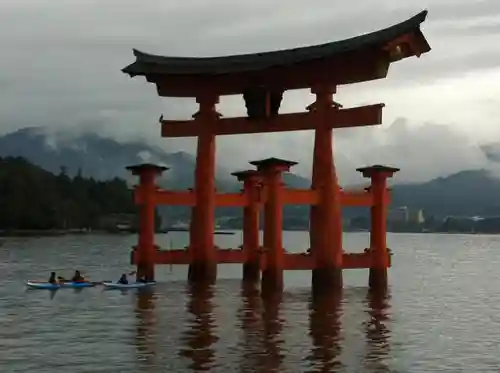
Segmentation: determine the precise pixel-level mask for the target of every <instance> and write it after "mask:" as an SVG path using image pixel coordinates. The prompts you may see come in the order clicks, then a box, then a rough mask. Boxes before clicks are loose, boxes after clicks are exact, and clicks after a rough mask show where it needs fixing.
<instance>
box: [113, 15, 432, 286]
mask: <svg viewBox="0 0 500 373" xmlns="http://www.w3.org/2000/svg"><path fill="white" fill-rule="evenodd" d="M426 15H427V12H426V11H424V12H421V13H419V14H418V15H416V16H414V17H413V18H411V19H409V20H407V21H405V22H402V23H400V24H397V25H394V26H392V27H389V28H386V29H384V30H381V31H377V32H373V33H370V34H365V35H362V36H358V37H355V38H352V39H347V40H342V41H338V42H332V43H327V44H323V45H317V46H312V47H305V48H297V49H290V50H283V51H275V52H266V53H258V54H248V55H239V56H227V57H214V58H183V57H164V56H155V55H151V54H146V53H142V52H139V51H137V50H134V54H135V56H136V61H135V62H134V63H133V64H131V65H129V66H127V67H126V68H124V69H123V71H124V72H125V73H127V74H129V75H130V76H136V75H142V76H145V77H146V79H147V81H149V82H152V83H155V84H156V87H157V90H158V94H159V95H160V96H169V97H195V98H196V101H197V102H198V104H199V110H198V112H197V113H196V114H194V115H193V119H192V120H187V121H186V120H180V121H179V120H165V119H163V117H161V118H160V122H161V124H162V131H161V132H162V136H163V137H189V136H196V137H197V138H198V146H197V153H196V171H195V186H194V190H193V191H186V192H171V191H161V190H158V188H157V187H156V186H155V184H154V175H156V174H159V173H161V172H162V171H163V170H164V169H162V168H159V167H157V166H155V165H139V166H132V167H130V169H131V170H132V171H133V172H134V173H135V174H139V175H140V176H141V184H140V186H139V188H138V189H137V192H136V202H137V203H139V204H141V205H142V206H143V208H142V213H141V230H140V234H139V237H140V238H139V245H138V249H137V250H136V251H135V252H134V253H133V258H132V259H133V262H134V263H137V264H138V268H139V271H140V272H142V273H144V274H147V275H148V277H150V278H153V277H154V270H153V268H154V264H155V263H161V264H167V263H172V264H186V263H189V265H190V270H189V278H190V280H193V281H196V280H202V281H213V280H215V277H216V266H217V263H246V265H245V267H246V270H245V273H247V275H246V277H248V278H253V279H255V278H257V277H256V276H258V273H255V271H256V269H257V268H259V269H262V271H263V284H264V283H268V284H273V287H276V286H278V287H280V286H281V285H282V273H283V270H285V269H311V270H312V272H313V286H314V287H328V288H339V287H342V268H370V284H371V286H384V287H385V286H386V284H387V267H389V266H390V255H389V253H388V250H387V247H386V243H385V237H386V228H385V221H386V210H387V204H388V198H389V197H388V192H387V187H386V180H387V178H388V177H391V176H392V175H393V174H394V172H396V171H397V169H395V168H390V167H384V166H372V167H367V168H362V169H359V171H360V172H362V173H363V175H364V176H365V177H369V178H371V181H372V185H371V187H370V188H369V190H367V191H363V192H348V191H342V190H341V188H340V187H339V185H338V181H337V176H336V172H335V164H334V161H333V151H332V147H333V144H332V130H333V129H334V128H345V127H360V126H367V125H378V124H380V123H381V122H382V108H383V106H384V105H383V104H376V105H368V106H363V107H356V108H349V109H343V108H342V107H341V105H339V104H338V103H336V102H334V101H333V99H332V95H333V94H334V93H335V92H336V87H337V86H339V85H342V84H351V83H356V82H362V81H369V80H374V79H381V78H385V77H386V75H387V72H388V69H389V66H390V64H391V63H392V62H395V61H398V60H401V59H404V58H407V57H411V56H420V55H421V54H422V53H426V52H428V51H430V47H429V45H428V43H427V41H426V39H425V37H424V36H423V34H422V32H421V31H420V24H421V23H422V22H423V21H424V20H425V18H426ZM302 88H310V89H311V91H312V93H314V94H315V95H316V101H315V102H314V103H313V104H311V105H310V106H309V107H308V108H307V110H308V111H307V112H302V113H289V114H278V112H279V107H280V104H281V100H282V97H283V93H284V92H285V91H286V90H290V89H302ZM232 94H243V98H244V100H245V104H246V107H247V113H248V117H241V118H222V117H221V114H219V113H218V112H217V111H216V104H217V103H218V100H219V97H220V96H222V95H232ZM299 130H314V131H315V140H314V156H313V172H312V173H313V175H312V185H311V189H310V190H291V189H287V188H285V187H284V186H283V185H282V182H281V174H282V172H284V171H288V170H289V169H290V167H292V166H293V165H295V164H296V163H295V162H291V161H286V160H281V159H276V158H270V159H266V160H262V161H256V162H251V163H252V164H253V165H254V166H256V167H257V170H252V171H247V172H245V173H238V174H236V176H237V177H239V179H240V180H243V181H244V182H245V180H246V182H245V186H244V191H243V192H242V193H232V194H218V193H217V192H216V190H215V137H216V136H217V135H229V134H251V133H267V132H280V131H299ZM250 175H251V176H250ZM257 176H258V177H257ZM252 178H253V183H252V182H250V180H251V179H252ZM256 179H259V180H260V181H261V183H262V185H263V188H260V189H259V185H260V183H259V182H256ZM287 203H293V204H309V205H311V216H310V240H311V255H303V254H286V253H285V252H284V249H283V246H282V241H281V230H282V206H283V205H284V204H287ZM155 204H177V205H188V206H192V210H193V213H192V222H191V227H190V233H191V234H190V244H189V248H188V250H187V251H186V250H173V251H167V252H162V251H158V250H156V249H155V246H154V242H152V238H151V237H152V235H153V233H152V230H153V229H154V225H151V224H152V223H151V217H150V215H151V214H152V211H153V210H154V205H155ZM261 205H262V206H263V208H264V211H265V228H264V245H263V247H264V250H265V252H264V255H257V253H258V250H259V248H260V245H258V244H257V242H256V237H257V236H256V233H255V230H256V229H258V217H256V216H255V214H256V212H255V211H258V209H259V208H260V206H261ZM342 205H351V206H371V209H372V213H371V216H372V230H371V232H372V233H371V242H370V248H369V249H368V250H366V251H365V252H364V253H360V254H345V253H343V250H342V222H341V211H340V209H341V206H342ZM151 206H153V207H151ZM216 206H241V207H244V208H245V210H246V213H245V217H246V219H245V223H244V226H245V228H244V234H245V238H244V243H243V250H242V251H240V250H219V249H218V248H216V247H215V245H214V239H213V230H214V209H215V207H216ZM152 209H153V210H152ZM146 215H147V216H146ZM256 221H257V223H256ZM251 268H253V270H252V269H251Z"/></svg>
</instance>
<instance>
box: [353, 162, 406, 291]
mask: <svg viewBox="0 0 500 373" xmlns="http://www.w3.org/2000/svg"><path fill="white" fill-rule="evenodd" d="M357 170H358V171H360V172H362V173H363V176H364V177H369V178H370V179H371V185H370V188H369V190H370V193H372V196H373V205H372V206H371V209H370V213H371V232H370V253H371V267H370V277H369V285H370V287H372V288H377V289H385V288H386V287H387V268H388V267H389V252H388V249H387V209H388V205H389V198H388V190H387V178H389V177H392V176H393V175H394V173H396V172H397V171H399V169H398V168H393V167H386V166H380V165H375V166H371V167H364V168H358V169H357Z"/></svg>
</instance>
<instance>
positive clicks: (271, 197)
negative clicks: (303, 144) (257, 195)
mask: <svg viewBox="0 0 500 373" xmlns="http://www.w3.org/2000/svg"><path fill="white" fill-rule="evenodd" d="M250 164H252V165H254V166H257V169H258V170H259V172H261V173H262V177H263V180H264V184H265V188H266V194H267V198H266V202H265V204H264V240H263V241H264V244H263V247H264V252H265V256H266V268H265V269H264V271H263V273H262V285H263V289H262V290H263V291H265V290H266V288H267V289H270V290H280V289H282V287H283V269H284V259H285V258H284V249H283V190H284V189H283V183H282V180H281V175H282V173H283V172H285V171H289V170H290V167H292V166H294V165H296V164H297V163H296V162H291V161H287V160H283V159H278V158H268V159H264V160H262V161H254V162H250Z"/></svg>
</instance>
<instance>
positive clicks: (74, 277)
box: [71, 271, 86, 282]
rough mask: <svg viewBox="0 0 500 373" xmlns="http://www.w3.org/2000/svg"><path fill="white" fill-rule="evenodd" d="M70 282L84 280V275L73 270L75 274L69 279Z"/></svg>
mask: <svg viewBox="0 0 500 373" xmlns="http://www.w3.org/2000/svg"><path fill="white" fill-rule="evenodd" d="M71 281H72V282H86V280H85V277H83V276H82V274H81V273H80V271H75V275H74V276H73V278H72V279H71Z"/></svg>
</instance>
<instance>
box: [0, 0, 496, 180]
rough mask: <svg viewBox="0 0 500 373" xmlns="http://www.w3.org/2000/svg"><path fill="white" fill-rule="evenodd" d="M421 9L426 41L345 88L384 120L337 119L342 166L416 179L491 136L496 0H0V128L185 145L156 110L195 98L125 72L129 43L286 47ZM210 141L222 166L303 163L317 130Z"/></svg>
mask: <svg viewBox="0 0 500 373" xmlns="http://www.w3.org/2000/svg"><path fill="white" fill-rule="evenodd" d="M423 8H427V9H428V10H429V17H428V20H427V21H426V22H425V23H424V25H423V31H424V34H425V35H426V37H427V38H428V40H429V42H430V44H431V47H432V48H433V50H432V51H431V52H430V53H428V54H426V55H424V56H422V58H420V59H417V58H413V59H409V60H405V61H401V62H398V63H396V64H394V65H393V66H392V67H391V70H390V72H389V76H388V79H385V80H383V81H377V82H370V83H362V84H356V85H354V86H349V87H339V90H338V100H339V101H341V102H342V103H343V104H345V105H346V106H354V105H360V104H365V103H376V102H384V103H386V105H387V107H386V109H385V112H384V125H383V126H381V127H378V128H374V129H356V130H354V129H353V130H339V131H337V134H336V149H337V150H336V159H337V162H338V168H339V170H340V172H341V173H342V174H346V175H350V174H351V173H353V172H354V171H352V169H353V168H355V167H358V166H361V165H362V164H359V163H373V162H371V161H372V160H373V161H375V160H379V161H380V162H382V161H383V162H390V163H392V164H393V165H395V166H401V167H402V168H403V171H402V172H401V175H400V177H401V178H403V177H404V178H407V179H415V178H417V179H418V178H426V177H430V176H432V175H435V174H436V173H446V172H451V171H453V170H459V169H460V168H461V167H463V168H466V167H479V166H480V165H481V164H484V162H483V160H482V159H481V155H480V153H478V150H477V143H478V142H480V141H483V140H486V139H490V138H492V137H493V136H498V135H499V133H498V130H497V123H496V122H497V119H496V118H498V117H499V114H500V113H499V109H498V107H500V106H499V105H498V102H497V99H496V98H497V97H498V94H499V93H500V92H498V91H499V89H498V88H497V87H496V86H495V85H494V84H493V83H494V82H495V81H498V78H500V69H499V68H498V66H500V50H499V49H498V48H496V47H495V45H496V39H497V38H498V33H499V31H500V16H497V14H500V2H498V1H495V0H490V1H474V2H471V1H468V0H467V1H466V0H439V1H431V0H424V1H420V2H418V3H417V2H414V1H411V0H380V1H378V2H376V3H374V2H373V1H371V0H358V1H357V2H356V5H354V4H350V3H349V2H343V1H335V2H332V1H327V0H314V1H313V0H308V1H305V0H298V1H293V2H290V1H287V0H275V1H273V2H272V4H271V3H270V2H268V1H265V0H256V1H252V2H242V1H241V2H240V1H229V0H213V1H210V2H209V1H206V0H205V1H203V0H190V1H184V2H174V1H163V0H148V1H146V2H141V4H140V5H139V4H138V3H137V1H132V0H106V1H97V0H51V1H48V0H23V1H17V2H2V3H0V14H1V16H0V17H1V22H0V43H1V44H2V55H3V57H2V59H0V87H2V89H1V90H0V102H1V103H2V104H1V105H0V123H1V126H0V130H1V131H3V132H7V131H11V130H14V129H17V128H21V127H25V126H38V125H41V126H45V127H48V128H70V131H71V132H73V133H75V134H76V133H79V132H81V131H88V130H92V131H96V132H99V133H100V134H104V135H106V136H111V137H114V138H116V139H119V140H120V141H125V140H127V139H136V138H138V137H139V138H142V137H145V138H147V139H148V141H151V142H153V143H155V144H159V145H161V146H162V147H163V148H164V149H165V150H167V151H169V150H171V151H175V150H187V151H191V152H193V151H194V146H195V141H193V139H175V140H173V139H168V140H167V139H160V138H159V132H160V129H159V126H158V123H157V120H158V117H159V116H160V114H162V113H163V114H164V115H165V117H169V118H189V117H190V115H191V114H192V113H194V112H195V111H196V105H195V103H194V100H172V99H165V98H159V97H157V95H156V91H155V88H154V86H153V85H152V84H148V83H146V82H145V81H144V79H142V78H135V79H130V78H128V77H127V76H126V75H124V74H122V73H121V71H120V69H121V68H123V67H124V66H126V65H127V64H129V63H130V62H132V61H133V55H132V48H138V49H141V50H144V51H146V52H151V53H158V54H166V55H190V56H210V55H224V54H235V53H245V52H258V51H265V50H273V49H282V48H291V47H297V46H302V45H310V44H317V43H323V42H327V41H330V40H335V39H342V38H347V37H351V36H354V35H357V34H360V33H364V32H369V31H374V30H377V29H380V28H384V27H387V26H389V25H391V24H394V23H396V22H399V21H402V20H404V19H406V18H408V17H410V16H412V15H414V14H416V13H417V12H419V11H420V10H421V9H423ZM312 101H313V97H312V96H311V95H310V94H309V93H308V92H287V94H286V97H285V101H284V103H283V110H284V111H302V110H303V109H304V108H305V107H306V106H307V105H308V104H309V103H311V102H312ZM219 109H220V111H221V112H223V113H224V114H225V115H241V114H243V113H244V108H243V105H242V101H241V98H234V97H229V98H223V99H222V100H221V104H220V105H219ZM398 118H408V119H405V120H401V119H398ZM392 123H393V124H392ZM437 123H440V124H437ZM218 148H219V152H218V158H219V162H220V163H221V164H223V165H225V166H227V167H228V168H240V167H241V168H243V167H244V168H246V167H248V165H246V161H247V160H251V159H255V158H259V157H261V156H262V155H264V154H265V155H275V156H286V157H288V158H293V159H295V160H298V161H300V162H301V163H300V165H299V166H298V169H299V170H300V172H301V173H304V174H307V173H309V172H310V163H311V153H312V134H311V133H306V132H304V133H302V132H301V133H295V134H289V135H283V134H266V135H256V136H241V137H225V138H221V139H220V140H219V141H218ZM424 148H425V149H427V151H425V152H423V151H422V149H424ZM346 177H348V178H350V177H351V176H346ZM352 178H354V176H352Z"/></svg>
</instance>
